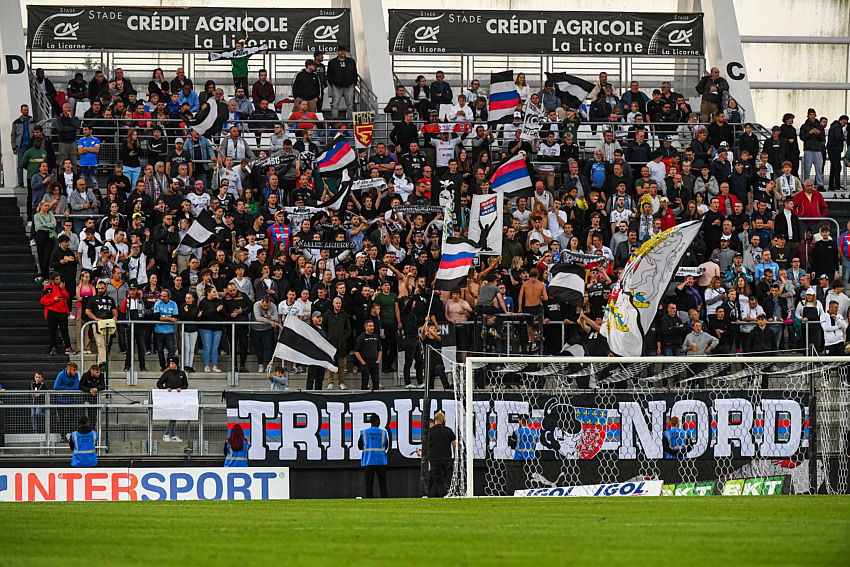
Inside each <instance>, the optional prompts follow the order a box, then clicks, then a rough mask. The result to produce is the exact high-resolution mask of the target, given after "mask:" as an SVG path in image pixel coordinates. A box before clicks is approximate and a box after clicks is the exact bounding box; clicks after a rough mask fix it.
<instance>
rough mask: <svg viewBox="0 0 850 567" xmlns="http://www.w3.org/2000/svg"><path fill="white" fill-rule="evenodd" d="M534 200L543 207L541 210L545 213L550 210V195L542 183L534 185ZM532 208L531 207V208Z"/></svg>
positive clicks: (551, 198)
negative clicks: (544, 210)
mask: <svg viewBox="0 0 850 567" xmlns="http://www.w3.org/2000/svg"><path fill="white" fill-rule="evenodd" d="M533 197H534V200H535V201H537V202H538V203H540V204H541V205H543V208H544V209H546V210H547V211H551V210H552V200H553V199H554V197H552V193H550V192H549V191H547V190H546V186H545V185H544V184H543V182H542V181H538V182H537V183H535V184H534V195H533ZM532 208H533V207H532Z"/></svg>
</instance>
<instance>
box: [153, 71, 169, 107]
mask: <svg viewBox="0 0 850 567" xmlns="http://www.w3.org/2000/svg"><path fill="white" fill-rule="evenodd" d="M170 91H171V85H170V84H169V82H168V81H166V80H165V75H164V74H163V73H162V69H160V68H159V67H157V68H156V69H154V70H153V76H152V78H151V81H150V82H149V83H148V95H152V94H153V93H156V94H158V95H159V100H161V101H167V100H168V99H169V98H170V97H171V94H170Z"/></svg>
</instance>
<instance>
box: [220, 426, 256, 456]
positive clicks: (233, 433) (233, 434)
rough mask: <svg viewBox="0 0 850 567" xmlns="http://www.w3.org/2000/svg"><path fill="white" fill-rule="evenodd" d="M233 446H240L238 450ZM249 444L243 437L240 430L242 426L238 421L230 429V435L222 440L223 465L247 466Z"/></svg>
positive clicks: (243, 433) (242, 432)
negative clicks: (225, 439)
mask: <svg viewBox="0 0 850 567" xmlns="http://www.w3.org/2000/svg"><path fill="white" fill-rule="evenodd" d="M235 447H241V448H240V449H239V450H238V451H237V450H236V449H235ZM250 448H251V444H250V443H248V441H247V440H246V439H245V432H244V431H242V426H241V425H239V424H238V423H237V424H236V425H234V426H233V429H231V430H230V437H229V438H228V439H227V441H225V442H224V454H225V458H224V466H226V467H247V466H248V449H250Z"/></svg>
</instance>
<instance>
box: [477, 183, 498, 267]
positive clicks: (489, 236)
mask: <svg viewBox="0 0 850 567" xmlns="http://www.w3.org/2000/svg"><path fill="white" fill-rule="evenodd" d="M503 198H504V193H502V192H501V191H500V192H498V193H488V194H486V195H473V196H472V205H471V206H470V208H469V211H470V212H469V239H470V240H472V241H473V242H477V243H478V247H479V248H480V249H481V254H492V255H494V256H498V255H500V254H501V253H502V209H503V207H502V199H503Z"/></svg>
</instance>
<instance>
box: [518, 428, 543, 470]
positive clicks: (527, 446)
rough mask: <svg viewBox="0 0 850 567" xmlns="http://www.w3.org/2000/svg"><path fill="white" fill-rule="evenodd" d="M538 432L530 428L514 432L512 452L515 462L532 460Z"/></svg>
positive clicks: (538, 435)
mask: <svg viewBox="0 0 850 567" xmlns="http://www.w3.org/2000/svg"><path fill="white" fill-rule="evenodd" d="M539 437H540V432H539V431H537V430H534V429H531V428H530V427H528V426H526V427H520V428H519V429H517V430H516V448H515V450H514V460H515V461H525V460H528V459H533V458H534V449H535V447H536V446H537V439H538V438H539Z"/></svg>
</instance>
